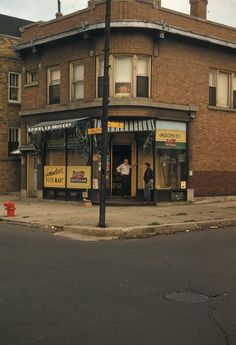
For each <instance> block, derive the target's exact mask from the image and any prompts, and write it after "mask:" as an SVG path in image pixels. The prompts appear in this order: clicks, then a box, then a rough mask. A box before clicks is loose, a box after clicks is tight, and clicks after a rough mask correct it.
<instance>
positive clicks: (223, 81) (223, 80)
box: [217, 72, 230, 107]
mask: <svg viewBox="0 0 236 345" xmlns="http://www.w3.org/2000/svg"><path fill="white" fill-rule="evenodd" d="M229 96H230V94H229V73H224V72H219V73H218V88H217V105H218V106H220V107H229V105H230V104H229V101H230V100H229Z"/></svg>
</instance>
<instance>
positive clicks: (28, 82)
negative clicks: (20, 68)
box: [26, 70, 38, 85]
mask: <svg viewBox="0 0 236 345" xmlns="http://www.w3.org/2000/svg"><path fill="white" fill-rule="evenodd" d="M34 73H36V75H37V80H36V81H32V76H33V74H34ZM37 84H38V71H37V70H32V71H26V85H37Z"/></svg>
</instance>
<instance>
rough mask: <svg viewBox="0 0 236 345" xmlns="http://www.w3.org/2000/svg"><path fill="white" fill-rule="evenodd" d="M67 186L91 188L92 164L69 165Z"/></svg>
mask: <svg viewBox="0 0 236 345" xmlns="http://www.w3.org/2000/svg"><path fill="white" fill-rule="evenodd" d="M67 188H73V189H89V188H91V167H90V166H71V167H67Z"/></svg>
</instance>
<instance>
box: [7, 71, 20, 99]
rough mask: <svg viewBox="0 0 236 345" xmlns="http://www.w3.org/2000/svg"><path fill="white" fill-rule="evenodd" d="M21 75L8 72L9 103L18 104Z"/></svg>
mask: <svg viewBox="0 0 236 345" xmlns="http://www.w3.org/2000/svg"><path fill="white" fill-rule="evenodd" d="M20 82H21V75H20V73H15V72H10V73H9V79H8V85H9V90H8V92H9V93H8V95H9V96H8V98H9V102H12V103H20V97H21V89H20Z"/></svg>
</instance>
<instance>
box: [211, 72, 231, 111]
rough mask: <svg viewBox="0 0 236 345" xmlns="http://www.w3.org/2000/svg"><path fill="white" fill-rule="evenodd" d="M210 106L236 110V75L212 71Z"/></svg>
mask: <svg viewBox="0 0 236 345" xmlns="http://www.w3.org/2000/svg"><path fill="white" fill-rule="evenodd" d="M209 105H210V106H217V107H222V108H232V109H236V74H235V73H230V72H225V71H218V70H213V69H212V70H210V72H209Z"/></svg>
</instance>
